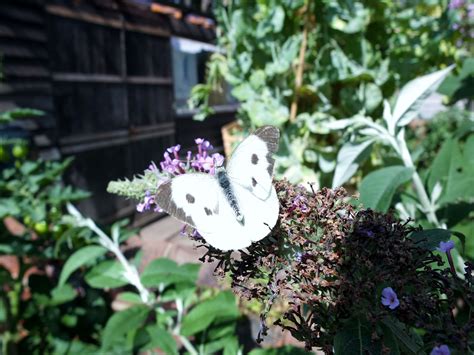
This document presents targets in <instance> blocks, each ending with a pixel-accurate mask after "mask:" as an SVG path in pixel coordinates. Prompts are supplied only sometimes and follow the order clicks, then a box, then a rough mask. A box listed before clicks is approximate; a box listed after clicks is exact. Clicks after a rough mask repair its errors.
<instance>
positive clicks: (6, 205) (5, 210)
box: [0, 198, 20, 218]
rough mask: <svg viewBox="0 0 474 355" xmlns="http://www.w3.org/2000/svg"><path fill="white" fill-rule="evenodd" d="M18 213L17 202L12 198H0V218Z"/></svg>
mask: <svg viewBox="0 0 474 355" xmlns="http://www.w3.org/2000/svg"><path fill="white" fill-rule="evenodd" d="M19 213H20V208H19V206H18V203H16V202H15V200H14V199H12V198H0V218H5V217H7V216H15V215H18V214H19Z"/></svg>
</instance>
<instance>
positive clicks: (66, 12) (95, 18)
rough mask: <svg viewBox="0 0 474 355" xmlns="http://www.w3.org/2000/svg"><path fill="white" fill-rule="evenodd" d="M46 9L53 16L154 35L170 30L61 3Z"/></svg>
mask: <svg viewBox="0 0 474 355" xmlns="http://www.w3.org/2000/svg"><path fill="white" fill-rule="evenodd" d="M46 11H47V12H48V13H50V14H52V15H55V16H61V17H67V18H70V19H74V20H78V21H84V22H90V23H94V24H96V25H101V26H108V27H112V28H116V29H122V28H123V27H125V29H126V30H127V31H135V32H142V33H146V34H150V35H154V36H162V37H169V36H170V32H169V31H167V30H166V29H162V28H159V27H152V26H146V25H140V24H134V23H128V22H124V21H121V20H117V19H110V18H107V17H103V16H100V15H98V14H93V13H90V12H86V11H81V10H76V9H75V10H73V9H70V8H67V7H65V6H61V5H47V6H46Z"/></svg>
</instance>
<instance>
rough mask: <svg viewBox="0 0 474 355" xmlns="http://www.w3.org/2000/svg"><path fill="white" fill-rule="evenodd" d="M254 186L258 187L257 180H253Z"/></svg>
mask: <svg viewBox="0 0 474 355" xmlns="http://www.w3.org/2000/svg"><path fill="white" fill-rule="evenodd" d="M252 186H253V187H255V186H257V180H255V178H252Z"/></svg>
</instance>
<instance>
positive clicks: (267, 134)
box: [227, 126, 280, 200]
mask: <svg viewBox="0 0 474 355" xmlns="http://www.w3.org/2000/svg"><path fill="white" fill-rule="evenodd" d="M279 138H280V131H279V130H278V129H277V128H275V127H273V126H265V127H262V128H259V129H258V130H256V131H255V132H254V133H253V134H251V135H250V136H248V137H247V138H246V139H245V140H244V141H243V142H242V143H240V144H239V145H238V146H237V148H236V149H235V151H234V153H233V154H232V157H231V158H230V161H229V163H228V164H227V173H228V175H229V177H230V179H231V180H232V181H233V182H235V183H236V184H239V185H241V186H243V187H245V188H246V189H248V190H249V191H251V192H252V193H253V194H254V195H255V196H256V197H258V198H259V199H262V200H266V199H267V198H268V197H269V196H270V192H271V188H272V178H273V165H274V163H275V159H274V158H273V154H274V153H275V152H276V151H277V149H278V140H279Z"/></svg>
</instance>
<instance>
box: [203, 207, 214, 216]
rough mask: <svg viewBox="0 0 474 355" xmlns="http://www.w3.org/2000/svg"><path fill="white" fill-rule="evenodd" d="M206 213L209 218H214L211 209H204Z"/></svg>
mask: <svg viewBox="0 0 474 355" xmlns="http://www.w3.org/2000/svg"><path fill="white" fill-rule="evenodd" d="M204 212H206V215H207V216H212V211H211V210H210V209H209V208H207V207H204Z"/></svg>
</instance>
